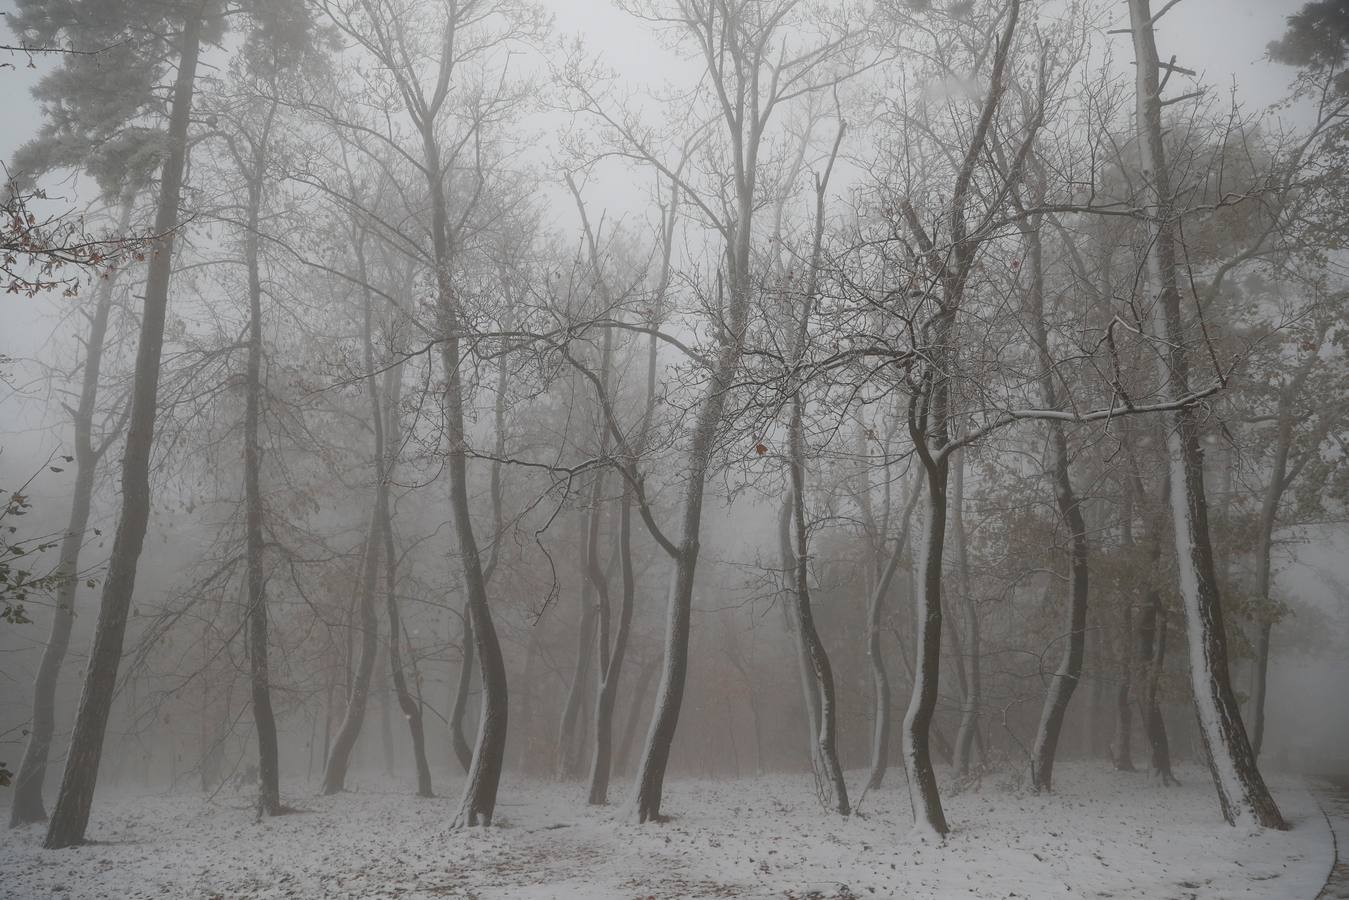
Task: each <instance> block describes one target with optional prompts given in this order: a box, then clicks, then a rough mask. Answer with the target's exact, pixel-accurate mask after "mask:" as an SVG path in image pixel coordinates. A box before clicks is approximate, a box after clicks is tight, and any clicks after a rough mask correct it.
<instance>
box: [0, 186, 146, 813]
mask: <svg viewBox="0 0 1349 900" xmlns="http://www.w3.org/2000/svg"><path fill="white" fill-rule="evenodd" d="M133 200H134V194H131V193H130V192H128V195H127V196H126V197H125V198H124V199H123V201H122V204H123V205H122V213H121V218H120V223H119V228H118V232H117V233H118V234H125V233H126V232H127V230H128V228H129V227H130V225H131V211H132V206H133ZM114 281H115V273H114V274H112V275H109V276H108V277H106V278H103V279H101V280H100V281H98V283H97V287H96V288H95V291H94V311H93V315H92V316H90V318H89V333H88V335H87V336H86V337H85V340H84V352H85V356H84V373H83V377H82V379H81V384H80V400H79V405H78V406H77V407H76V408H75V410H74V415H73V416H72V419H73V424H74V426H75V448H74V449H75V486H74V492H73V494H72V496H71V502H70V518H69V519H68V520H67V522H66V530H65V532H64V534H62V536H61V556H60V561H59V562H58V563H57V568H56V571H57V572H58V573H59V574H60V576H61V580H60V582H59V583H58V585H57V588H56V602H55V605H54V608H53V610H52V627H51V632H50V634H49V635H48V636H47V646H46V647H45V648H44V649H43V651H42V660H41V661H40V662H39V663H38V669H37V675H36V676H35V677H34V679H33V720H32V723H31V724H30V725H29V730H28V745H27V747H25V748H24V753H23V759H22V761H21V762H20V763H19V770H18V774H17V775H16V776H15V778H14V798H13V803H12V805H11V806H10V811H9V824H10V827H11V828H13V827H14V826H16V825H23V824H26V823H29V822H44V821H46V819H47V810H46V807H45V806H44V804H43V802H42V790H43V785H44V784H45V782H46V780H47V759H48V757H49V755H50V753H51V744H52V734H53V732H54V731H55V728H56V682H57V679H58V677H59V676H60V674H61V664H62V663H63V662H64V661H65V658H66V650H67V649H68V648H69V647H70V631H71V627H72V626H73V625H74V622H75V596H76V594H77V593H78V591H79V587H80V550H81V549H82V548H83V546H84V538H85V533H86V531H87V530H88V527H89V509H90V506H91V503H92V501H93V496H94V482H95V480H96V477H97V474H98V466H99V463H100V461H101V460H102V458H103V454H104V453H105V452H106V451H107V448H108V446H109V445H110V444H111V442H112V440H113V439H114V435H112V434H109V435H105V436H103V438H102V440H101V441H100V443H99V445H98V446H95V445H94V440H93V428H94V410H95V408H96V407H97V404H98V379H99V373H100V372H101V370H102V364H103V343H104V340H105V339H106V338H107V334H108V316H109V314H110V313H111V311H112V288H113V284H114Z"/></svg>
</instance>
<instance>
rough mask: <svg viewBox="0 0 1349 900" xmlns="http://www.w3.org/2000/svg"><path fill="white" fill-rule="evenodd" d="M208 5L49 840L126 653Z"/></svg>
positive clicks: (177, 126) (192, 67) (70, 799)
mask: <svg viewBox="0 0 1349 900" xmlns="http://www.w3.org/2000/svg"><path fill="white" fill-rule="evenodd" d="M202 12H203V10H202V8H201V7H200V6H199V7H198V8H197V10H196V11H195V12H193V13H191V14H189V16H188V18H187V20H186V21H185V22H184V28H183V33H182V48H181V51H180V53H179V57H178V76H177V78H176V79H175V82H174V86H173V99H172V101H171V104H170V112H169V125H168V132H167V140H166V156H165V159H164V169H163V174H162V177H161V180H160V190H159V208H158V210H157V211H156V214H155V234H156V235H159V236H160V237H159V245H158V247H157V248H156V250H155V252H154V254H153V255H152V256H151V258H150V267H149V272H148V275H147V278H146V283H145V306H144V311H143V313H142V315H141V331H140V344H139V347H138V348H137V351H136V374H135V383H134V386H133V388H132V393H131V413H130V417H129V419H128V425H127V437H126V447H125V449H124V451H123V456H122V513H121V517H120V519H119V520H118V523H117V535H116V537H115V538H113V545H112V557H111V559H110V562H109V565H108V575H107V579H106V580H105V581H104V583H103V600H102V603H101V605H100V607H99V613H98V624H97V626H96V627H95V631H94V646H93V648H92V650H91V651H90V654H89V667H88V670H87V672H86V674H85V681H84V693H83V694H82V695H81V697H80V707H79V712H78V713H77V714H76V717H75V729H74V731H73V732H72V734H71V738H70V752H69V754H68V755H67V756H66V767H65V773H64V775H63V777H62V779H61V789H60V792H59V793H58V794H57V797H56V806H55V807H54V808H53V810H52V817H51V822H50V824H49V825H48V828H47V836H46V839H45V841H44V842H43V846H45V847H47V848H49V849H56V848H61V847H72V846H75V845H77V844H81V843H83V842H84V833H85V829H86V828H87V827H88V824H89V812H90V809H91V808H92V806H93V801H94V787H95V785H96V784H97V782H98V766H99V761H100V759H101V757H102V755H103V736H104V734H105V733H106V731H107V727H108V714H109V713H110V712H111V710H112V697H113V690H114V688H115V686H116V682H117V669H118V667H119V665H120V663H121V659H122V642H123V640H124V638H125V636H126V622H127V615H128V613H129V612H130V609H131V597H132V594H133V593H134V592H135V588H136V565H137V563H138V562H139V561H140V555H141V547H142V546H143V545H144V543H145V530H146V526H147V525H148V524H149V520H150V455H151V451H152V450H153V448H154V431H155V412H156V409H157V406H158V397H159V365H160V359H161V357H162V355H163V349H164V319H165V315H166V312H167V310H168V304H169V281H170V277H171V275H172V272H173V244H174V237H175V234H176V230H177V228H178V207H179V204H180V203H181V201H182V188H183V170H184V168H185V166H186V162H187V152H188V148H187V128H188V123H189V121H190V120H191V110H192V91H193V85H194V83H195V81H196V74H197V58H198V55H199V53H200V49H201V29H202Z"/></svg>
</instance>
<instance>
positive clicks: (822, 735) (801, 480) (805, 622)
mask: <svg viewBox="0 0 1349 900" xmlns="http://www.w3.org/2000/svg"><path fill="white" fill-rule="evenodd" d="M802 406H803V401H802V399H801V395H800V393H798V394H797V395H796V396H795V397H794V398H792V420H791V425H790V427H789V431H790V438H789V443H790V445H791V474H792V509H793V520H794V524H795V526H796V590H795V591H794V594H795V601H796V619H797V622H798V623H799V624H800V627H801V637H802V639H803V640H804V641H805V644H806V649H807V651H808V652H809V654H810V662H811V666H812V667H813V669H814V672H815V683H816V686H817V690H818V691H819V692H820V730H819V732H818V733H817V735H816V738H815V740H816V744H817V745H818V746H819V752H818V756H819V760H820V764H821V767H822V768H823V769H824V777H825V778H826V779H828V782H829V786H830V789H831V790H832V792H833V800H834V811H835V812H837V813H838V814H839V815H841V816H846V815H849V814H851V813H852V805H851V804H850V803H849V802H848V783H847V782H846V781H845V780H844V778H843V767H842V766H840V765H839V762H838V724H837V722H836V716H837V709H836V707H837V700H836V698H835V696H834V672H833V669H832V667H831V666H830V665H829V655H828V653H826V652H825V649H824V642H823V641H821V640H820V635H819V633H818V632H817V631H816V630H815V617H814V615H813V613H812V611H811V608H810V543H809V536H808V532H807V530H806V509H805V507H806V443H805V435H804V434H803V431H804V428H803V423H802V421H801V420H802V412H803V411H802Z"/></svg>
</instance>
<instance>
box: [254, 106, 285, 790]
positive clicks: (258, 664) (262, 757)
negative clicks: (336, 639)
mask: <svg viewBox="0 0 1349 900" xmlns="http://www.w3.org/2000/svg"><path fill="white" fill-rule="evenodd" d="M275 114H276V103H275V102H273V103H272V104H271V106H270V107H269V108H268V110H267V116H266V119H265V122H264V124H263V127H262V133H261V134H260V135H259V136H258V137H257V139H256V141H255V142H254V143H253V158H252V160H250V161H249V162H250V171H249V173H248V212H247V225H246V228H245V231H244V259H245V261H246V264H247V267H248V311H249V321H248V372H247V379H246V384H245V387H246V391H247V393H246V396H245V403H244V407H245V408H244V509H245V513H244V519H245V523H246V532H247V534H246V538H245V540H246V543H247V546H246V549H245V556H246V559H247V579H248V606H247V613H246V618H247V626H248V675H249V689H250V691H251V695H252V701H253V723H254V727H255V730H256V731H257V737H258V814H259V815H267V816H275V815H279V814H280V813H281V812H282V811H283V809H282V806H281V773H280V759H279V757H278V751H277V740H276V716H275V714H274V713H273V711H272V690H271V669H270V666H269V661H268V656H267V653H268V647H267V624H268V623H267V573H266V572H265V570H264V565H265V559H264V552H263V534H262V519H263V509H262V471H261V470H262V442H261V436H260V433H259V431H260V425H261V422H260V419H261V415H262V399H263V398H262V393H263V380H262V276H261V273H260V270H259V260H258V219H259V214H260V212H261V208H262V189H263V178H264V176H265V173H266V165H267V156H266V154H267V143H268V140H269V138H270V132H271V128H272V121H273V117H274V116H275Z"/></svg>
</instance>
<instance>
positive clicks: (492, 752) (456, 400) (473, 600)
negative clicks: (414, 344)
mask: <svg viewBox="0 0 1349 900" xmlns="http://www.w3.org/2000/svg"><path fill="white" fill-rule="evenodd" d="M438 96H440V97H442V98H443V94H440V95H438ZM439 102H440V101H439V100H438V101H437V103H439ZM437 112H438V106H437V107H436V108H435V109H426V110H424V111H423V112H421V113H418V118H419V120H420V121H419V124H420V127H421V131H422V147H423V152H424V155H425V159H424V165H425V169H426V173H427V187H428V189H429V194H430V201H431V243H432V251H433V255H434V258H435V262H436V299H437V305H438V311H439V315H440V327H441V330H442V333H443V338H444V339H443V340H442V341H441V344H440V356H441V364H442V366H443V367H444V370H445V428H446V432H447V438H448V442H449V449H448V454H447V457H448V458H447V468H448V469H449V474H450V506H451V508H452V512H453V514H454V525H455V531H456V534H457V537H458V540H459V556H460V559H461V562H462V564H463V567H464V589H465V592H466V594H467V607H468V614H469V615H468V621H469V622H470V623H471V625H472V628H473V646H474V650H475V652H476V653H477V656H478V669H479V676H480V677H481V679H482V704H481V711H480V713H479V721H478V735H477V740H476V741H475V743H474V747H473V759H472V762H471V763H470V764H469V770H468V776H467V778H466V780H465V784H464V797H463V801H462V802H461V804H460V809H459V813H458V815H457V816H456V817H455V820H454V824H455V826H456V827H472V826H476V825H483V826H488V825H491V824H492V815H493V813H494V812H495V811H496V798H497V788H498V786H499V785H500V783H501V772H502V769H503V768H504V766H505V758H506V727H507V724H508V720H509V716H510V704H509V698H508V696H507V684H506V662H505V659H504V658H503V657H502V654H501V643H500V641H499V640H498V639H497V633H496V627H495V625H494V624H493V623H492V611H491V608H490V606H489V604H488V599H487V577H486V575H485V574H484V571H483V564H482V558H481V555H480V553H479V551H478V541H477V537H476V536H475V534H474V529H473V515H472V511H471V509H470V506H469V489H468V435H467V430H466V427H465V420H464V383H463V373H462V372H461V371H460V367H461V364H462V361H463V360H462V357H461V350H460V345H459V340H460V337H459V332H460V309H459V303H458V299H457V296H456V294H455V290H454V284H453V282H452V279H451V275H450V270H451V265H452V248H451V245H450V234H449V206H448V201H447V199H446V197H445V183H444V179H443V168H442V163H441V158H440V145H439V143H438V135H437V132H436V128H435V118H436V114H437Z"/></svg>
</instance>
